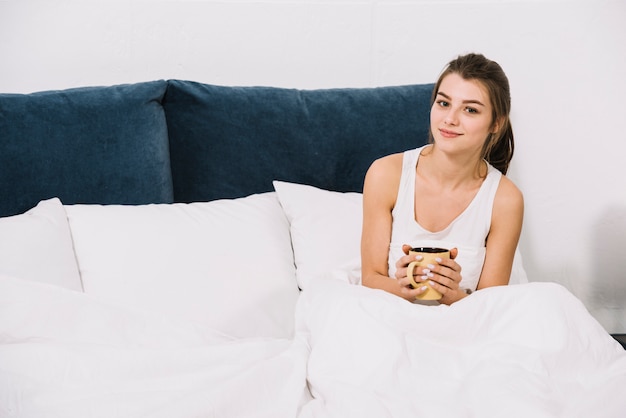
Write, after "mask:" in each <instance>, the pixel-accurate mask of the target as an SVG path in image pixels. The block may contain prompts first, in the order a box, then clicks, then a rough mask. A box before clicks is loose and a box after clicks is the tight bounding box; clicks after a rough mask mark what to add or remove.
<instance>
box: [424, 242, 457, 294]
mask: <svg viewBox="0 0 626 418" xmlns="http://www.w3.org/2000/svg"><path fill="white" fill-rule="evenodd" d="M458 254H459V250H458V248H452V249H451V250H450V259H449V260H448V259H442V260H441V261H439V262H438V263H437V264H432V265H429V266H427V267H426V269H427V270H426V271H425V273H426V276H427V277H425V279H427V280H430V286H431V287H432V288H433V289H435V290H436V291H438V292H439V293H441V294H442V295H443V297H442V298H441V299H440V300H439V303H443V304H446V305H451V304H452V303H454V302H456V301H458V300H461V299H463V298H464V297H465V296H467V293H465V291H464V290H462V289H460V288H459V283H461V278H462V277H461V266H460V265H459V264H458V263H457V262H456V261H455V260H454V259H455V258H456V256H457V255H458Z"/></svg>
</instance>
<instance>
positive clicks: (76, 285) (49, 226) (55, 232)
mask: <svg viewBox="0 0 626 418" xmlns="http://www.w3.org/2000/svg"><path fill="white" fill-rule="evenodd" d="M0 274H3V275H6V276H12V277H16V278H21V279H26V280H32V281H36V282H41V283H47V284H52V285H56V286H61V287H65V288H67V289H70V290H76V291H82V285H81V282H80V274H79V272H78V266H77V264H76V257H75V256H74V249H73V247H72V237H71V235H70V229H69V225H68V222H67V217H66V215H65V210H64V209H63V205H62V203H61V201H60V200H59V199H58V198H56V197H55V198H52V199H48V200H42V201H41V202H39V204H37V206H35V207H34V208H32V209H30V210H29V211H27V212H25V213H23V214H21V215H15V216H8V217H5V218H0Z"/></svg>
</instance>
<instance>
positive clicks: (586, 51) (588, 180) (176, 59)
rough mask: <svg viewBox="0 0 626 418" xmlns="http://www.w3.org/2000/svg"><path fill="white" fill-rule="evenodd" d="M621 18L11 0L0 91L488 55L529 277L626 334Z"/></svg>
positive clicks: (579, 8) (364, 73)
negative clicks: (522, 207)
mask: <svg viewBox="0 0 626 418" xmlns="http://www.w3.org/2000/svg"><path fill="white" fill-rule="evenodd" d="M625 19H626V1H624V0H612V1H611V0H572V1H549V0H548V1H532V0H527V1H521V0H520V1H515V0H492V1H489V0H483V1H462V0H458V1H446V0H432V1H426V0H423V1H385V0H378V1H376V0H371V1H316V0H310V1H296V0H294V1H286V0H285V1H202V0H197V1H182V0H181V1H158V0H155V1H145V0H144V1H140V0H126V1H122V0H117V1H103V0H86V1H61V0H42V1H35V0H0V60H1V61H0V92H5V93H8V92H19V93H26V92H32V91H38V90H50V89H61V88H67V87H74V86H86V85H110V84H119V83H130V82H137V81H147V80H152V79H168V78H179V79H188V80H194V81H200V82H206V83H212V84H223V85H270V86H278V87H297V88H321V87H359V86H379V85H394V84H407V83H423V82H432V81H434V80H435V79H436V77H437V76H438V74H439V71H440V70H441V69H442V67H443V65H444V64H445V63H446V62H447V61H448V60H450V59H451V58H453V57H454V56H455V55H457V54H459V53H463V52H468V51H477V52H482V53H484V54H486V55H487V56H488V57H490V58H492V59H495V60H496V61H498V62H499V63H500V64H501V65H502V66H503V67H504V69H505V70H506V72H507V73H508V75H509V79H510V81H511V87H512V94H513V106H514V111H513V119H514V128H515V133H516V141H517V149H516V156H515V158H514V162H513V166H512V168H511V171H510V173H509V175H510V177H511V178H512V179H513V180H514V181H515V182H516V183H517V184H518V185H519V187H520V188H521V189H522V190H523V192H524V194H525V197H526V217H525V224H524V230H523V234H522V242H521V246H522V252H523V254H524V261H525V266H526V269H527V271H528V273H529V276H530V278H531V279H532V280H543V281H546V280H553V281H557V282H560V283H562V284H563V285H565V286H566V287H568V288H569V289H570V290H571V291H572V292H574V293H575V294H576V295H577V296H579V297H580V298H581V300H582V301H583V302H584V303H585V305H586V306H587V307H588V309H589V310H590V311H591V312H592V314H593V315H595V316H596V318H598V320H599V321H600V322H601V323H602V324H603V325H604V326H605V328H607V330H609V331H610V332H626V254H624V252H625V251H626V187H625V185H626V180H625V179H626V158H624V148H625V145H624V143H625V142H626V125H625V124H624V120H625V116H624V115H626V78H625V75H626V46H625V45H626V25H625V24H623V22H624V20H625Z"/></svg>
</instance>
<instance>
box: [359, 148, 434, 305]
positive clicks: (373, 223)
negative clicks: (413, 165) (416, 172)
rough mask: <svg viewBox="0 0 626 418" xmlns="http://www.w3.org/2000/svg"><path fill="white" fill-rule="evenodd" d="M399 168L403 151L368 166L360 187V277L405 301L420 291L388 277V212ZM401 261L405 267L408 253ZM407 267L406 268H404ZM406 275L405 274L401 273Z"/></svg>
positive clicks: (370, 285)
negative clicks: (361, 216)
mask: <svg viewBox="0 0 626 418" xmlns="http://www.w3.org/2000/svg"><path fill="white" fill-rule="evenodd" d="M401 171H402V154H393V155H389V156H387V157H383V158H380V159H378V160H376V161H374V163H372V165H371V166H370V168H369V170H368V171H367V174H366V176H365V183H364V186H363V229H362V235H361V268H362V273H361V274H362V276H361V280H362V283H363V285H364V286H367V287H372V288H376V289H382V290H386V291H387V292H390V293H393V294H395V295H397V296H400V297H403V298H405V299H407V300H414V299H415V297H416V296H417V295H418V294H420V293H422V292H423V290H420V289H409V288H408V287H406V286H405V285H402V284H400V283H399V282H398V280H394V279H392V278H390V277H389V268H388V257H389V244H390V242H391V223H392V216H391V211H392V210H393V207H394V205H395V202H396V197H397V193H398V187H399V185H400V176H401ZM406 258H407V260H405V261H406V262H405V263H404V266H406V265H407V264H408V263H409V261H408V258H409V256H406ZM404 270H406V268H405V269H404ZM404 275H405V276H406V273H405V274H404Z"/></svg>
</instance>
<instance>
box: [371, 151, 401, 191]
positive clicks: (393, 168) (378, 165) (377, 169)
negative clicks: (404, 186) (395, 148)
mask: <svg viewBox="0 0 626 418" xmlns="http://www.w3.org/2000/svg"><path fill="white" fill-rule="evenodd" d="M403 154H404V153H402V152H399V153H395V154H389V155H386V156H384V157H380V158H377V159H376V160H374V162H372V164H371V165H370V167H369V169H368V170H367V173H366V174H365V184H364V187H363V192H364V193H366V194H367V193H368V192H369V191H375V193H373V194H376V195H380V194H381V193H387V192H388V191H391V190H394V191H396V190H397V189H398V185H399V184H400V177H401V176H402V164H403Z"/></svg>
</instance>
